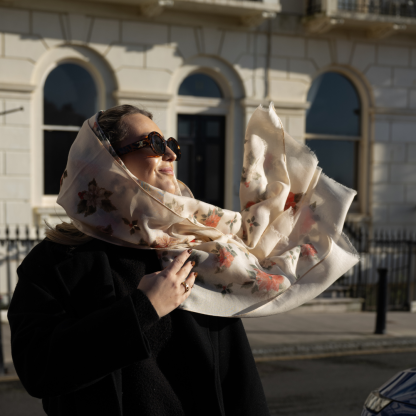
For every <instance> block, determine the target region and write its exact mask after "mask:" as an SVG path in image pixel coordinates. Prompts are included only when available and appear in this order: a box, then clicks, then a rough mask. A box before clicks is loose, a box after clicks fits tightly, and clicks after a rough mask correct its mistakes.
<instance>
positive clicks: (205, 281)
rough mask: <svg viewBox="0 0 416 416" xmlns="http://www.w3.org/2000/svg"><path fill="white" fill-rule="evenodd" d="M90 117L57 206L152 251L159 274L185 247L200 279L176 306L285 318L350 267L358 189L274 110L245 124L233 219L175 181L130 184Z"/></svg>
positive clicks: (104, 234)
mask: <svg viewBox="0 0 416 416" xmlns="http://www.w3.org/2000/svg"><path fill="white" fill-rule="evenodd" d="M97 119H98V114H96V115H95V116H93V117H91V118H90V119H89V120H87V121H85V123H84V124H83V126H82V128H81V130H80V132H79V134H78V136H77V138H76V140H75V142H74V144H73V145H72V147H71V150H70V152H69V156H68V163H67V167H66V170H65V172H64V174H63V176H62V179H61V190H60V193H59V196H58V201H57V202H58V203H59V204H60V205H61V206H62V207H63V208H64V209H65V211H66V213H67V214H68V216H69V217H70V218H71V219H72V221H73V224H74V225H75V226H76V228H78V229H79V230H80V231H82V232H84V233H85V234H87V235H89V236H92V237H95V238H98V239H101V240H105V241H108V242H110V243H112V244H117V245H122V246H126V247H134V248H137V249H149V250H156V251H157V255H158V257H159V259H160V263H161V269H162V268H164V267H166V266H167V265H168V264H169V263H170V262H171V261H173V259H174V258H175V257H176V256H177V255H178V254H180V253H181V252H182V251H183V250H184V249H186V248H189V247H191V248H193V252H192V255H191V257H190V259H189V260H193V261H195V263H196V265H195V267H194V269H193V270H194V271H196V272H198V277H197V279H196V283H195V286H194V288H193V289H192V293H191V295H190V296H189V297H188V298H187V299H186V301H185V302H184V303H183V304H182V305H181V308H182V309H185V310H189V311H193V312H198V313H202V314H206V315H215V316H225V317H231V316H234V317H235V316H239V317H259V316H267V315H272V314H275V313H280V312H285V311H288V310H290V309H293V308H296V307H297V306H299V305H301V304H303V303H304V302H306V301H309V300H311V299H313V298H315V297H316V296H318V295H319V294H320V293H322V292H323V291H324V290H325V289H326V288H327V287H328V286H330V285H331V284H332V283H333V282H334V281H335V280H336V279H338V278H339V277H340V276H341V275H343V274H344V273H345V272H346V271H347V270H349V269H350V268H351V267H352V266H354V264H356V263H357V262H358V256H357V253H356V251H355V249H354V248H353V247H352V246H351V244H350V243H349V241H348V239H347V237H346V236H345V235H344V234H343V233H342V229H343V224H344V221H345V217H346V214H347V211H348V208H349V207H350V205H351V202H352V200H353V198H354V196H355V194H356V192H355V191H353V190H351V189H348V188H346V187H344V186H342V185H340V184H339V183H337V182H335V181H333V180H332V179H330V178H328V177H327V176H325V175H324V174H323V173H322V170H321V169H320V168H319V167H318V160H317V158H316V156H315V155H314V154H313V153H312V152H311V151H310V150H309V148H308V147H306V146H304V145H303V144H301V143H299V142H297V141H296V140H294V139H293V138H292V137H290V136H289V134H287V133H285V131H284V129H283V126H282V122H281V121H280V119H279V117H278V116H277V114H276V112H275V109H274V107H273V104H271V105H270V107H269V109H263V108H262V107H261V106H260V107H259V108H258V109H257V110H256V111H255V112H254V114H253V115H252V117H251V119H250V121H249V123H248V126H247V131H246V136H245V140H244V160H243V170H242V175H241V184H240V201H241V209H242V211H241V212H234V211H229V210H226V209H222V208H220V207H216V206H212V205H210V204H207V203H205V202H203V201H198V200H196V199H195V198H194V197H193V195H192V193H191V191H190V190H189V189H188V188H187V187H186V185H184V184H183V183H182V182H180V181H177V180H176V179H175V184H176V192H175V193H174V194H173V193H168V192H165V191H163V190H161V189H158V188H156V187H153V186H151V185H149V184H148V183H145V182H143V181H141V180H138V179H137V178H136V177H135V176H134V175H132V174H131V173H130V171H129V170H128V169H127V167H126V166H125V165H124V164H123V162H122V161H121V160H120V158H118V157H117V155H116V153H115V151H114V149H113V148H112V146H111V144H110V142H109V141H108V140H107V138H106V137H105V136H104V133H103V132H102V131H101V129H100V127H99V125H98V123H97ZM179 163H180V162H179Z"/></svg>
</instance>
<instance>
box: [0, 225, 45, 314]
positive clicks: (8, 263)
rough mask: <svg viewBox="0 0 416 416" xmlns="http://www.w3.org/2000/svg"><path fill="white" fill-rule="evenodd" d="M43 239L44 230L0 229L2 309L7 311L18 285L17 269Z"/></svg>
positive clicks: (0, 293) (26, 228) (26, 227)
mask: <svg viewBox="0 0 416 416" xmlns="http://www.w3.org/2000/svg"><path fill="white" fill-rule="evenodd" d="M42 238H43V228H39V227H28V226H24V227H21V226H17V227H4V228H2V229H0V309H7V307H8V305H9V303H10V300H11V297H12V294H13V291H14V288H15V286H16V283H17V273H16V269H17V267H18V266H19V265H20V263H21V262H22V260H23V259H24V258H25V257H26V255H27V254H28V253H29V251H30V250H31V249H32V248H33V247H34V246H35V245H36V244H37V243H39V242H40V241H41V239H42Z"/></svg>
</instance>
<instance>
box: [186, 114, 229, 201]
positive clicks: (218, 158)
mask: <svg viewBox="0 0 416 416" xmlns="http://www.w3.org/2000/svg"><path fill="white" fill-rule="evenodd" d="M178 141H179V144H180V146H181V151H182V158H181V160H180V162H178V179H179V180H181V181H182V182H184V183H185V184H186V185H187V186H188V187H189V188H190V189H191V191H192V193H193V194H194V196H195V198H196V199H199V200H201V201H204V202H207V203H209V204H212V205H215V206H218V207H221V208H222V207H224V182H225V178H224V160H225V116H205V115H190V114H178Z"/></svg>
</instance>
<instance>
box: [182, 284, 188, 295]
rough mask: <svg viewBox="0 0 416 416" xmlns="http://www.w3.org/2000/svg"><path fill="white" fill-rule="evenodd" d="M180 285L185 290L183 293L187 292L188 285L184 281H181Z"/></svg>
mask: <svg viewBox="0 0 416 416" xmlns="http://www.w3.org/2000/svg"><path fill="white" fill-rule="evenodd" d="M181 285H182V286H183V287H184V288H185V292H184V293H186V292H189V285H188V283H186V281H183V282H182V283H181Z"/></svg>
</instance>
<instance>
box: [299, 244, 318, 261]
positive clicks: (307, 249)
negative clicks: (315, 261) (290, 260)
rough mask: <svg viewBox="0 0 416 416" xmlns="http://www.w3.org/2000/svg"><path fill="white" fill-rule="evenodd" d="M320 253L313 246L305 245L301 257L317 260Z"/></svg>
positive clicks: (302, 247) (301, 250)
mask: <svg viewBox="0 0 416 416" xmlns="http://www.w3.org/2000/svg"><path fill="white" fill-rule="evenodd" d="M317 254H318V252H317V251H316V249H315V247H314V246H313V245H312V244H303V245H302V246H301V249H300V256H301V257H303V258H316V255H317Z"/></svg>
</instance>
